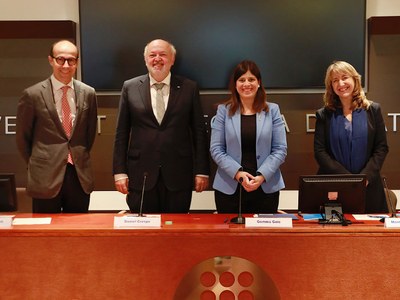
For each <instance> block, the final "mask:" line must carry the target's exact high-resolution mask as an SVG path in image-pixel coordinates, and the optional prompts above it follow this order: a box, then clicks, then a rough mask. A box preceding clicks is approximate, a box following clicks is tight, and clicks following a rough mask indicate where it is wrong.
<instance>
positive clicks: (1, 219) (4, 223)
mask: <svg viewBox="0 0 400 300" xmlns="http://www.w3.org/2000/svg"><path fill="white" fill-rule="evenodd" d="M13 217H14V216H0V227H1V228H5V227H11V225H12V219H13Z"/></svg>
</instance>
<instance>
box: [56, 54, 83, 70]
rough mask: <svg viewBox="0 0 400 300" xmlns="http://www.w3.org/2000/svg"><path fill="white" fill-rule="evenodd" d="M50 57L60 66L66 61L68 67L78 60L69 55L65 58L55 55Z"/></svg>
mask: <svg viewBox="0 0 400 300" xmlns="http://www.w3.org/2000/svg"><path fill="white" fill-rule="evenodd" d="M52 57H53V58H54V59H55V61H56V63H57V64H58V65H60V66H63V65H64V64H65V62H66V61H67V62H68V65H69V66H70V67H72V66H75V65H76V62H77V61H78V58H75V57H70V58H65V57H62V56H57V57H54V56H52Z"/></svg>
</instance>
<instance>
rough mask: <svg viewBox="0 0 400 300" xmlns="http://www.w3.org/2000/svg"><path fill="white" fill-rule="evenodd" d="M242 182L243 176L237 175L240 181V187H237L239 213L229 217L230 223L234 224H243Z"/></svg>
mask: <svg viewBox="0 0 400 300" xmlns="http://www.w3.org/2000/svg"><path fill="white" fill-rule="evenodd" d="M242 182H243V178H242V177H239V183H240V187H239V213H238V216H237V217H234V218H232V219H231V223H234V224H244V218H243V217H242V189H243V187H242Z"/></svg>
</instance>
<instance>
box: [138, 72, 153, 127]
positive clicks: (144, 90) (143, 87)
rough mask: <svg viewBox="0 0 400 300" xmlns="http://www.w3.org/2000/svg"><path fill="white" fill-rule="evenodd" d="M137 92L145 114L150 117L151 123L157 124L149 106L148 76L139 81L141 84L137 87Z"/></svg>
mask: <svg viewBox="0 0 400 300" xmlns="http://www.w3.org/2000/svg"><path fill="white" fill-rule="evenodd" d="M138 90H139V94H140V98H141V99H142V102H143V105H144V107H145V109H146V111H147V113H148V114H149V115H150V116H152V118H153V121H154V122H155V123H157V124H158V121H157V119H156V116H155V115H154V112H153V108H152V106H151V94H150V78H149V76H148V75H147V76H146V77H145V78H144V79H143V80H142V81H141V84H140V85H139V86H138Z"/></svg>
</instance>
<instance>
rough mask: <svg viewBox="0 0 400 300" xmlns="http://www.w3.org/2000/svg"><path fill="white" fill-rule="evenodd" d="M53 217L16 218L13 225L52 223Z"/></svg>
mask: <svg viewBox="0 0 400 300" xmlns="http://www.w3.org/2000/svg"><path fill="white" fill-rule="evenodd" d="M50 223H51V218H15V219H14V221H13V225H45V224H50Z"/></svg>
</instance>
